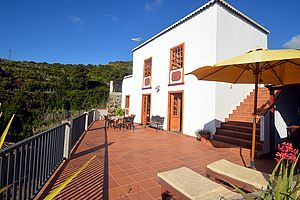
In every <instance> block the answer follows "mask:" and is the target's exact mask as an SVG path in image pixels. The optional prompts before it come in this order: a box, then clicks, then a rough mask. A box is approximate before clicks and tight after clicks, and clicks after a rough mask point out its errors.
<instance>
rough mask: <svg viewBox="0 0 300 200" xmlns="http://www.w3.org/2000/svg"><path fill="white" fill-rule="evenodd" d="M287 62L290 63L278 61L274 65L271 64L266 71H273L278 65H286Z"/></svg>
mask: <svg viewBox="0 0 300 200" xmlns="http://www.w3.org/2000/svg"><path fill="white" fill-rule="evenodd" d="M286 62H288V61H287V60H281V61H278V62H277V63H275V64H273V65H270V64H269V65H268V66H267V67H266V68H265V69H264V70H268V69H273V68H275V67H277V66H278V65H282V64H284V63H286ZM268 63H269V62H268Z"/></svg>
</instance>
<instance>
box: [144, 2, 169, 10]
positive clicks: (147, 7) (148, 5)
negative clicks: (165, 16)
mask: <svg viewBox="0 0 300 200" xmlns="http://www.w3.org/2000/svg"><path fill="white" fill-rule="evenodd" d="M162 5H164V0H154V1H152V2H150V3H146V4H145V10H146V11H151V10H153V9H155V8H158V7H161V6H162Z"/></svg>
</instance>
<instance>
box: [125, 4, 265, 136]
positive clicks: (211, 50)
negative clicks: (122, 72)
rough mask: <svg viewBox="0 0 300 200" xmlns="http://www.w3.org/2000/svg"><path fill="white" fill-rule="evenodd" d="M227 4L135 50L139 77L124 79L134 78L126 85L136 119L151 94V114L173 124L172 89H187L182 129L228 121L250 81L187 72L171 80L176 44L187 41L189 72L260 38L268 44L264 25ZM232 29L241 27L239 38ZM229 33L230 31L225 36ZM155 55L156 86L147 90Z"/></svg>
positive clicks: (135, 74) (190, 130) (242, 49)
mask: <svg viewBox="0 0 300 200" xmlns="http://www.w3.org/2000/svg"><path fill="white" fill-rule="evenodd" d="M222 9H223V8H221V7H220V6H219V5H218V4H214V5H213V6H211V7H209V8H208V9H206V10H204V11H203V12H201V13H200V14H198V15H196V16H194V17H193V18H191V19H189V20H188V21H186V22H184V23H183V24H181V25H179V26H177V27H176V28H174V29H172V30H171V31H169V32H167V33H165V34H163V35H161V36H160V37H158V38H156V39H155V40H153V41H151V42H149V43H148V44H146V45H145V46H142V47H141V48H139V49H137V50H135V51H134V52H133V77H132V78H130V81H128V80H124V81H123V85H124V84H127V83H129V84H130V87H127V86H125V87H124V86H123V93H124V95H123V101H124V98H125V95H127V94H130V114H135V115H136V118H135V122H138V123H139V122H141V106H142V94H151V115H160V116H164V117H165V118H166V119H165V123H164V129H167V125H168V119H167V117H168V92H169V91H179V90H183V91H184V97H183V101H184V105H183V126H182V128H183V130H182V132H183V133H184V134H188V135H193V136H194V132H195V131H196V130H197V129H200V128H205V129H208V130H211V131H212V132H214V131H215V129H216V125H217V124H218V123H217V121H224V119H225V117H227V116H228V114H229V113H230V112H231V111H232V110H233V108H234V107H235V106H236V105H237V104H238V103H239V102H240V101H241V100H242V99H243V98H244V97H245V96H246V94H247V93H248V92H249V91H250V89H252V86H249V85H244V86H242V87H237V86H236V85H234V86H233V87H232V89H231V88H230V85H228V84H225V83H216V82H208V81H198V80H197V78H196V77H195V76H193V75H185V77H184V85H177V86H168V84H169V81H168V78H169V64H170V49H171V48H172V47H174V46H177V45H179V44H182V43H184V44H185V54H184V56H185V57H184V59H185V61H184V73H185V74H186V73H188V72H191V71H193V70H194V69H196V68H198V67H200V66H204V65H209V64H213V63H215V62H217V61H219V60H222V59H225V58H229V57H232V56H234V55H239V54H241V53H243V52H245V51H246V50H248V49H249V48H252V47H256V46H259V45H260V44H265V46H266V42H265V41H264V38H265V39H266V37H261V36H259V37H257V36H256V34H259V35H260V34H261V33H258V32H259V31H257V30H255V28H253V27H250V25H249V24H248V23H245V22H243V21H238V20H237V21H235V20H234V18H235V16H234V15H231V14H230V13H226V11H222ZM221 18H222V19H221ZM228 23H229V25H228ZM248 26H249V27H248ZM247 27H248V28H247ZM252 29H253V30H252ZM231 32H236V35H238V38H236V36H234V37H231V36H230V33H231ZM248 32H251V34H248ZM223 33H224V36H220V35H222V34H223ZM245 36H246V37H245ZM248 37H250V38H248ZM257 38H260V39H259V40H257ZM223 40H227V41H223ZM249 40H250V41H249ZM255 40H257V43H255ZM263 42H264V43H263ZM229 44H230V45H229ZM231 46H234V48H231ZM262 46H263V45H262ZM263 47H264V46H263ZM150 57H152V82H151V85H152V89H145V90H142V83H143V81H142V79H143V66H144V60H145V59H147V58H150ZM157 85H159V86H160V91H159V92H156V91H155V87H156V86H157ZM124 105H125V103H122V106H123V107H124Z"/></svg>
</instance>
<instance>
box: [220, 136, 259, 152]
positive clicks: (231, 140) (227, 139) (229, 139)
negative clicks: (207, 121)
mask: <svg viewBox="0 0 300 200" xmlns="http://www.w3.org/2000/svg"><path fill="white" fill-rule="evenodd" d="M214 140H219V141H223V142H226V143H229V144H233V145H237V146H240V147H244V148H247V149H251V140H244V139H239V138H234V137H229V136H225V135H218V134H216V135H214ZM255 148H256V150H257V151H259V150H262V149H263V143H262V142H259V141H257V142H256V145H255Z"/></svg>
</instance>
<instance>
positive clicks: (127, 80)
mask: <svg viewBox="0 0 300 200" xmlns="http://www.w3.org/2000/svg"><path fill="white" fill-rule="evenodd" d="M132 87H133V85H132V76H131V75H129V76H125V77H124V78H123V82H122V102H121V107H122V108H125V96H127V95H130V96H131V89H132ZM129 103H130V102H129ZM129 109H130V104H129ZM129 112H130V111H129ZM129 114H130V113H129Z"/></svg>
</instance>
